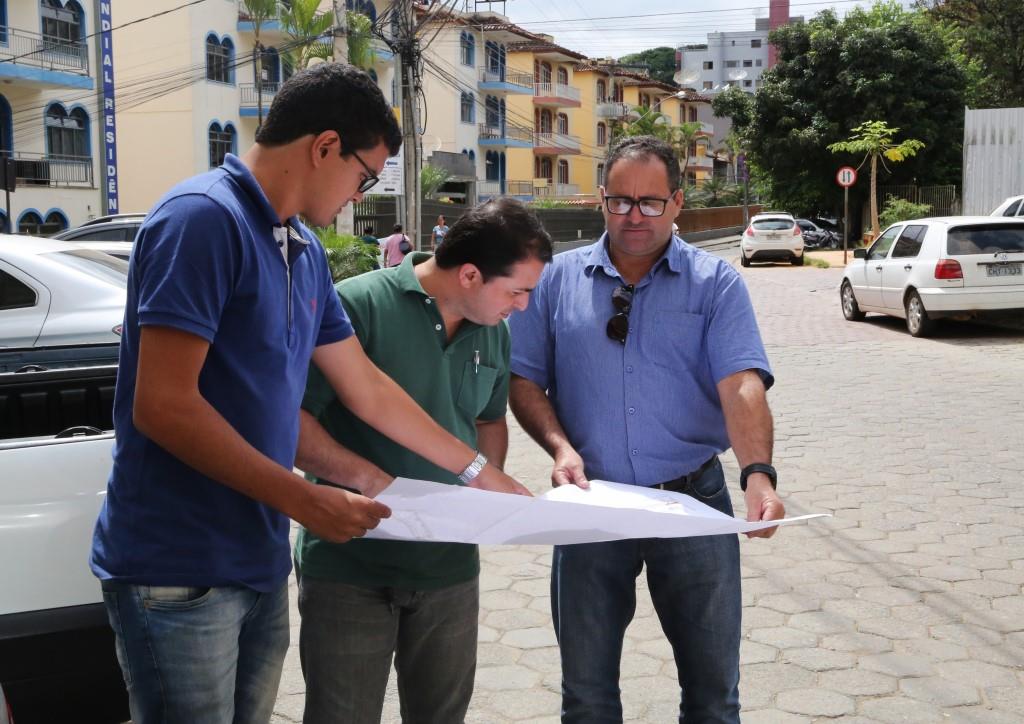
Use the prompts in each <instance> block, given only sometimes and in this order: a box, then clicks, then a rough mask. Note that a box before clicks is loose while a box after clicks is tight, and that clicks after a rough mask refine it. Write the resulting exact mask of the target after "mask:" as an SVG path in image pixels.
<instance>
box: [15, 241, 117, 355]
mask: <svg viewBox="0 0 1024 724" xmlns="http://www.w3.org/2000/svg"><path fill="white" fill-rule="evenodd" d="M127 285H128V263H127V262H126V261H124V260H123V259H117V258H115V257H113V256H110V255H109V254H104V253H103V252H100V251H95V250H93V249H83V248H82V247H80V246H78V245H76V244H72V243H69V242H66V241H54V240H52V239H41V238H35V237H29V236H11V235H4V234H0V347H50V346H58V345H80V344H105V343H106V344H109V343H112V342H117V341H118V340H119V339H120V335H121V324H122V322H123V321H124V306H125V300H126V297H127Z"/></svg>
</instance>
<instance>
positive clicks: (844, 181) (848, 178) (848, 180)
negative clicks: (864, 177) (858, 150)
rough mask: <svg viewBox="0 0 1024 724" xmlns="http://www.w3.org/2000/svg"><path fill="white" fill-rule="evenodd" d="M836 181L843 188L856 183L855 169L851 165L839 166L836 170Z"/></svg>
mask: <svg viewBox="0 0 1024 724" xmlns="http://www.w3.org/2000/svg"><path fill="white" fill-rule="evenodd" d="M836 183H837V184H839V185H840V186H842V187H843V188H844V189H848V188H850V187H851V186H853V185H854V184H855V183H857V169H855V168H854V167H853V166H841V167H840V168H839V170H838V171H836Z"/></svg>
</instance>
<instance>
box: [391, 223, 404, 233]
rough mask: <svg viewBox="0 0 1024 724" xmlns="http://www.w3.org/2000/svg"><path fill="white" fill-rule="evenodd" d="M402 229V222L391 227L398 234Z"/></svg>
mask: <svg viewBox="0 0 1024 724" xmlns="http://www.w3.org/2000/svg"><path fill="white" fill-rule="evenodd" d="M401 230H402V225H401V224H395V225H394V226H393V227H391V231H393V232H394V233H396V234H397V233H398V232H399V231H401Z"/></svg>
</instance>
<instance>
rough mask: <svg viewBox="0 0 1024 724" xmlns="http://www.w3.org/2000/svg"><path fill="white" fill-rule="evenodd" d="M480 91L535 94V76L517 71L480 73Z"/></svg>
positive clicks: (487, 71) (485, 71)
mask: <svg viewBox="0 0 1024 724" xmlns="http://www.w3.org/2000/svg"><path fill="white" fill-rule="evenodd" d="M480 90H485V91H490V92H492V93H501V92H505V93H524V94H532V93H533V76H532V75H530V74H529V73H520V72H519V71H515V70H503V71H500V72H495V71H493V70H482V71H480Z"/></svg>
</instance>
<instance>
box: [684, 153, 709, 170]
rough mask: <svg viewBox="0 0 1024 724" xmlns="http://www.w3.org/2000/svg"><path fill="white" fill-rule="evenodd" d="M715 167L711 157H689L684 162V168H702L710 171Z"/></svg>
mask: <svg viewBox="0 0 1024 724" xmlns="http://www.w3.org/2000/svg"><path fill="white" fill-rule="evenodd" d="M714 167H715V159H714V157H713V156H690V158H688V159H687V160H686V168H688V169H693V168H702V169H705V170H707V171H710V170H711V169H713V168H714Z"/></svg>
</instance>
